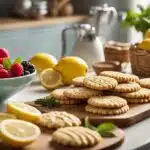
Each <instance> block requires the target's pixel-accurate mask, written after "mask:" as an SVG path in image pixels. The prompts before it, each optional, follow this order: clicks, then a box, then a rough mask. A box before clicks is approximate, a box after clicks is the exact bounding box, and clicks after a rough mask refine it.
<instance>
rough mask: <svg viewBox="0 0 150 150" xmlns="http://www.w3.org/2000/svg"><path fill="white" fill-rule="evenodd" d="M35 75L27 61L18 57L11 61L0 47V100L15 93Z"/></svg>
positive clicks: (32, 67)
mask: <svg viewBox="0 0 150 150" xmlns="http://www.w3.org/2000/svg"><path fill="white" fill-rule="evenodd" d="M35 77H36V71H35V68H34V66H33V65H32V64H30V63H29V62H28V61H22V59H21V58H20V57H18V58H16V59H15V60H14V61H12V60H11V59H10V57H9V54H8V51H7V50H6V49H4V48H0V101H3V100H6V99H8V98H10V97H11V96H13V95H15V94H16V93H18V92H19V91H21V90H22V89H24V88H25V87H26V86H27V85H29V84H30V83H31V82H32V81H33V80H34V79H35Z"/></svg>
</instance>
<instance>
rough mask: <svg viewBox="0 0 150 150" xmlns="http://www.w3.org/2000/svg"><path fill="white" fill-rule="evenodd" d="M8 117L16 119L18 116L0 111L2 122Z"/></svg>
mask: <svg viewBox="0 0 150 150" xmlns="http://www.w3.org/2000/svg"><path fill="white" fill-rule="evenodd" d="M6 119H16V116H14V115H12V114H8V113H0V123H1V122H2V121H4V120H6Z"/></svg>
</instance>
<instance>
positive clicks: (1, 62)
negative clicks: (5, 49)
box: [0, 57, 8, 64]
mask: <svg viewBox="0 0 150 150" xmlns="http://www.w3.org/2000/svg"><path fill="white" fill-rule="evenodd" d="M4 59H8V57H4V58H0V64H3V60H4Z"/></svg>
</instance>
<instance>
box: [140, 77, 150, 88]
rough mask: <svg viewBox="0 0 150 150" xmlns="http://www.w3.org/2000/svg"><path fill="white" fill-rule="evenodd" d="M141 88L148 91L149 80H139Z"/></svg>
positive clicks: (149, 86)
mask: <svg viewBox="0 0 150 150" xmlns="http://www.w3.org/2000/svg"><path fill="white" fill-rule="evenodd" d="M139 84H140V85H141V87H144V88H148V89H150V78H144V79H140V80H139Z"/></svg>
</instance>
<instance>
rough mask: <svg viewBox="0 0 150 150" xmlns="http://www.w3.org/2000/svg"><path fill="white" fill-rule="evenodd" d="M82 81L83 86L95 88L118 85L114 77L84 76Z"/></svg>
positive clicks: (111, 87)
mask: <svg viewBox="0 0 150 150" xmlns="http://www.w3.org/2000/svg"><path fill="white" fill-rule="evenodd" d="M83 83H84V86H86V87H88V88H91V89H95V90H110V89H113V88H114V87H115V86H117V85H118V83H117V81H116V80H115V79H113V78H110V77H104V76H89V77H85V79H84V81H83Z"/></svg>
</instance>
